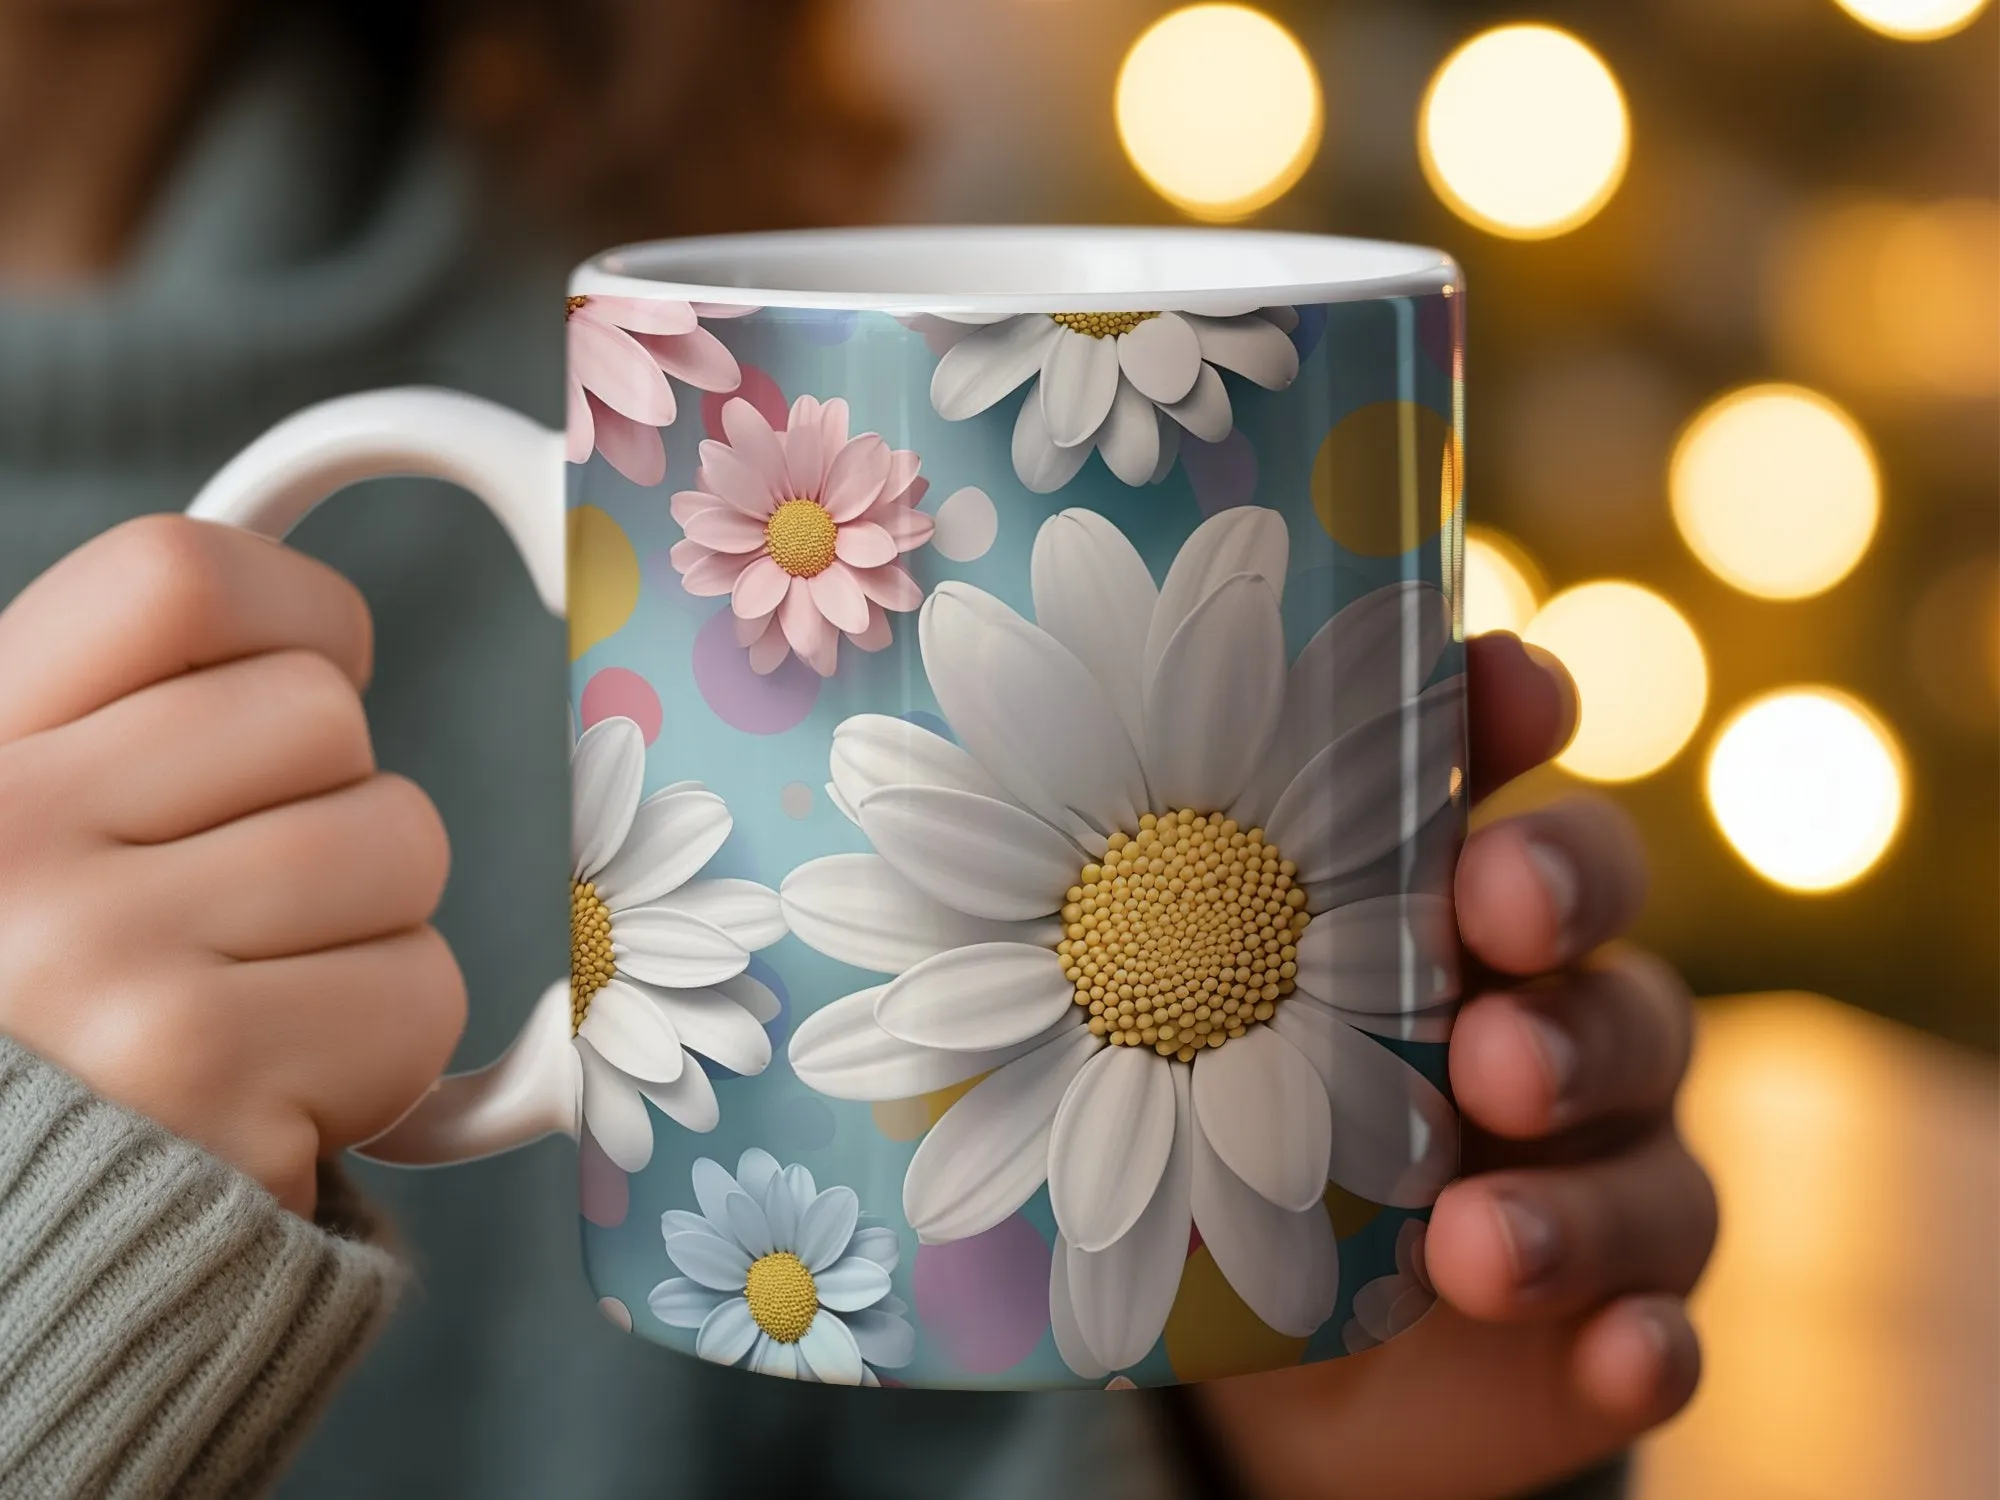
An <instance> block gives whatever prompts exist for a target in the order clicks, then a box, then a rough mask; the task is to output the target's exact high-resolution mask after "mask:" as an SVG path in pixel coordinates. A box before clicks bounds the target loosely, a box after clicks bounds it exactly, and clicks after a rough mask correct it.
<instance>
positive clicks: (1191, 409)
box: [1160, 365, 1236, 443]
mask: <svg viewBox="0 0 2000 1500" xmlns="http://www.w3.org/2000/svg"><path fill="white" fill-rule="evenodd" d="M1160 409H1161V410H1162V411H1164V412H1165V413H1166V414H1167V415H1168V416H1170V417H1172V418H1173V419H1174V420H1175V421H1176V422H1178V423H1180V424H1181V426H1183V427H1185V428H1186V429H1187V430H1188V431H1189V432H1191V433H1193V434H1194V435H1195V436H1196V437H1198V438H1200V439H1201V440H1202V441H1203V442H1204V443H1219V442H1221V441H1222V440H1223V439H1224V438H1226V437H1228V436H1229V429H1230V428H1232V427H1234V426H1235V425H1236V413H1235V411H1234V409H1233V408H1231V406H1230V404H1229V390H1228V388H1227V387H1226V386H1224V385H1223V383H1222V377H1221V376H1220V375H1218V374H1216V373H1215V367H1214V366H1213V365H1203V366H1202V367H1201V374H1200V375H1198V376H1196V377H1195V382H1194V389H1193V390H1192V391H1190V392H1188V395H1187V399H1185V400H1183V401H1176V402H1175V403H1174V404H1173V405H1171V406H1163V407H1161V408H1160Z"/></svg>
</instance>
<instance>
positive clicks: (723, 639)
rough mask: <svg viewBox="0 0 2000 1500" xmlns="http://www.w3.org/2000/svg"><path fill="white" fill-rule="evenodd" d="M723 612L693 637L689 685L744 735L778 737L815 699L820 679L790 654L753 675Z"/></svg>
mask: <svg viewBox="0 0 2000 1500" xmlns="http://www.w3.org/2000/svg"><path fill="white" fill-rule="evenodd" d="M731 619H732V617H731V615H730V612H729V611H728V610H727V609H724V610H721V611H719V612H717V613H716V614H714V615H712V616H711V617H710V618H709V621H708V623H707V624H705V625H703V626H702V627H701V630H700V631H699V632H698V633H697V634H696V635H695V638H694V684H695V686H696V687H697V688H698V689H700V691H701V696H702V699H703V701H704V702H706V703H707V704H708V706H709V707H710V708H712V709H714V710H715V713H716V716H717V717H718V718H720V719H721V720H722V721H723V723H725V724H728V725H729V726H730V727H731V728H734V729H740V730H742V731H743V732H744V733H745V734H783V733H784V732H785V731H786V730H787V729H796V728H797V727H798V726H799V725H800V724H802V723H804V722H805V717H806V715H807V714H809V713H811V712H812V707H813V704H814V703H816V702H818V701H819V686H820V676H819V674H818V673H817V672H815V671H813V669H812V668H811V667H809V666H807V665H806V664H805V663H804V662H802V661H800V660H799V659H798V658H797V657H796V656H789V657H786V658H785V660H784V662H783V663H782V664H781V665H780V666H779V668H778V670H777V671H775V672H773V673H771V675H770V676H768V677H759V676H758V675H757V674H756V673H755V672H753V671H751V670H750V653H749V652H747V651H745V650H744V649H743V648H742V647H741V646H739V645H737V644H736V629H735V626H734V625H733V624H732V623H731Z"/></svg>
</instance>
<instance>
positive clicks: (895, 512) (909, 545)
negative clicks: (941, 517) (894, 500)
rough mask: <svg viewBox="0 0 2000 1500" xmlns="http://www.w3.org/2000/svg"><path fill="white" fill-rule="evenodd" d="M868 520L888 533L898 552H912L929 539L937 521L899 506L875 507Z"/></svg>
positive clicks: (917, 511) (935, 528)
mask: <svg viewBox="0 0 2000 1500" xmlns="http://www.w3.org/2000/svg"><path fill="white" fill-rule="evenodd" d="M868 519H869V520H871V521H873V522H874V523H875V524H876V525H877V526H880V527H881V528H882V529H883V530H884V531H886V532H888V533H889V535H890V537H891V538H893V539H894V541H895V543H896V550H897V551H898V552H913V551H915V550H916V549H917V548H918V547H921V546H923V544H924V543H925V542H928V541H929V540H930V539H931V533H932V532H934V531H936V530H937V520H936V518H935V517H933V516H929V515H926V514H925V513H924V512H923V511H920V510H910V509H908V508H906V507H904V506H901V505H892V506H889V507H887V508H884V507H882V506H879V505H878V506H876V507H875V509H874V510H872V511H870V512H869V513H868Z"/></svg>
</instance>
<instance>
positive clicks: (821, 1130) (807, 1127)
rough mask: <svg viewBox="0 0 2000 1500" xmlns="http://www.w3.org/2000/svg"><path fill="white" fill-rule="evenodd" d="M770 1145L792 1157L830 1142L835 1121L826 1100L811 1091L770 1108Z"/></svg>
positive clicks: (820, 1147) (816, 1149)
mask: <svg viewBox="0 0 2000 1500" xmlns="http://www.w3.org/2000/svg"><path fill="white" fill-rule="evenodd" d="M770 1121H771V1135H772V1141H773V1144H775V1145H777V1146H778V1147H780V1148H781V1149H782V1150H784V1151H785V1152H787V1153H788V1154H790V1155H793V1156H802V1155H804V1154H805V1153H806V1152H808V1151H818V1150H820V1149H822V1148H823V1147H825V1146H828V1145H830V1144H832V1141H833V1133H834V1129H835V1121H834V1118H833V1111H832V1110H830V1109H828V1108H827V1106H826V1102H825V1101H824V1100H822V1099H818V1098H815V1097H814V1096H813V1095H811V1094H801V1095H799V1096H798V1097H797V1098H795V1099H787V1100H785V1101H784V1102H783V1103H782V1104H779V1105H778V1106H777V1107H776V1108H774V1109H773V1110H772V1111H771V1114H770Z"/></svg>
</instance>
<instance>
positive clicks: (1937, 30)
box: [1834, 0, 1986, 42]
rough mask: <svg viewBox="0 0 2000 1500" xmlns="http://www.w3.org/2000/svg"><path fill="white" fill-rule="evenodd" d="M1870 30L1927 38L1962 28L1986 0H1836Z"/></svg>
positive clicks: (1903, 38) (1908, 39) (1900, 37)
mask: <svg viewBox="0 0 2000 1500" xmlns="http://www.w3.org/2000/svg"><path fill="white" fill-rule="evenodd" d="M1834 3H1835V4H1837V5H1838V6H1839V7H1840V8H1841V9H1842V10H1844V11H1846V12H1847V13H1848V14H1849V15H1850V16H1852V17H1854V19H1855V20H1857V21H1859V22H1860V23H1861V24H1862V25H1863V26H1866V27H1867V28H1868V29H1869V30H1871V31H1879V32H1881V33H1882V35H1884V36H1892V37H1895V38H1896V39H1897V40H1898V41H1904V42H1928V41H1934V40H1936V39H1937V38H1938V37H1941V36H1950V35H1951V34H1952V33H1953V32H1954V31H1963V30H1964V29H1965V28H1966V27H1967V26H1970V25H1971V24H1972V22H1973V18H1974V17H1976V16H1977V15H1978V14H1979V13H1980V12H1981V11H1982V10H1984V9H1986V0H1834Z"/></svg>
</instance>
